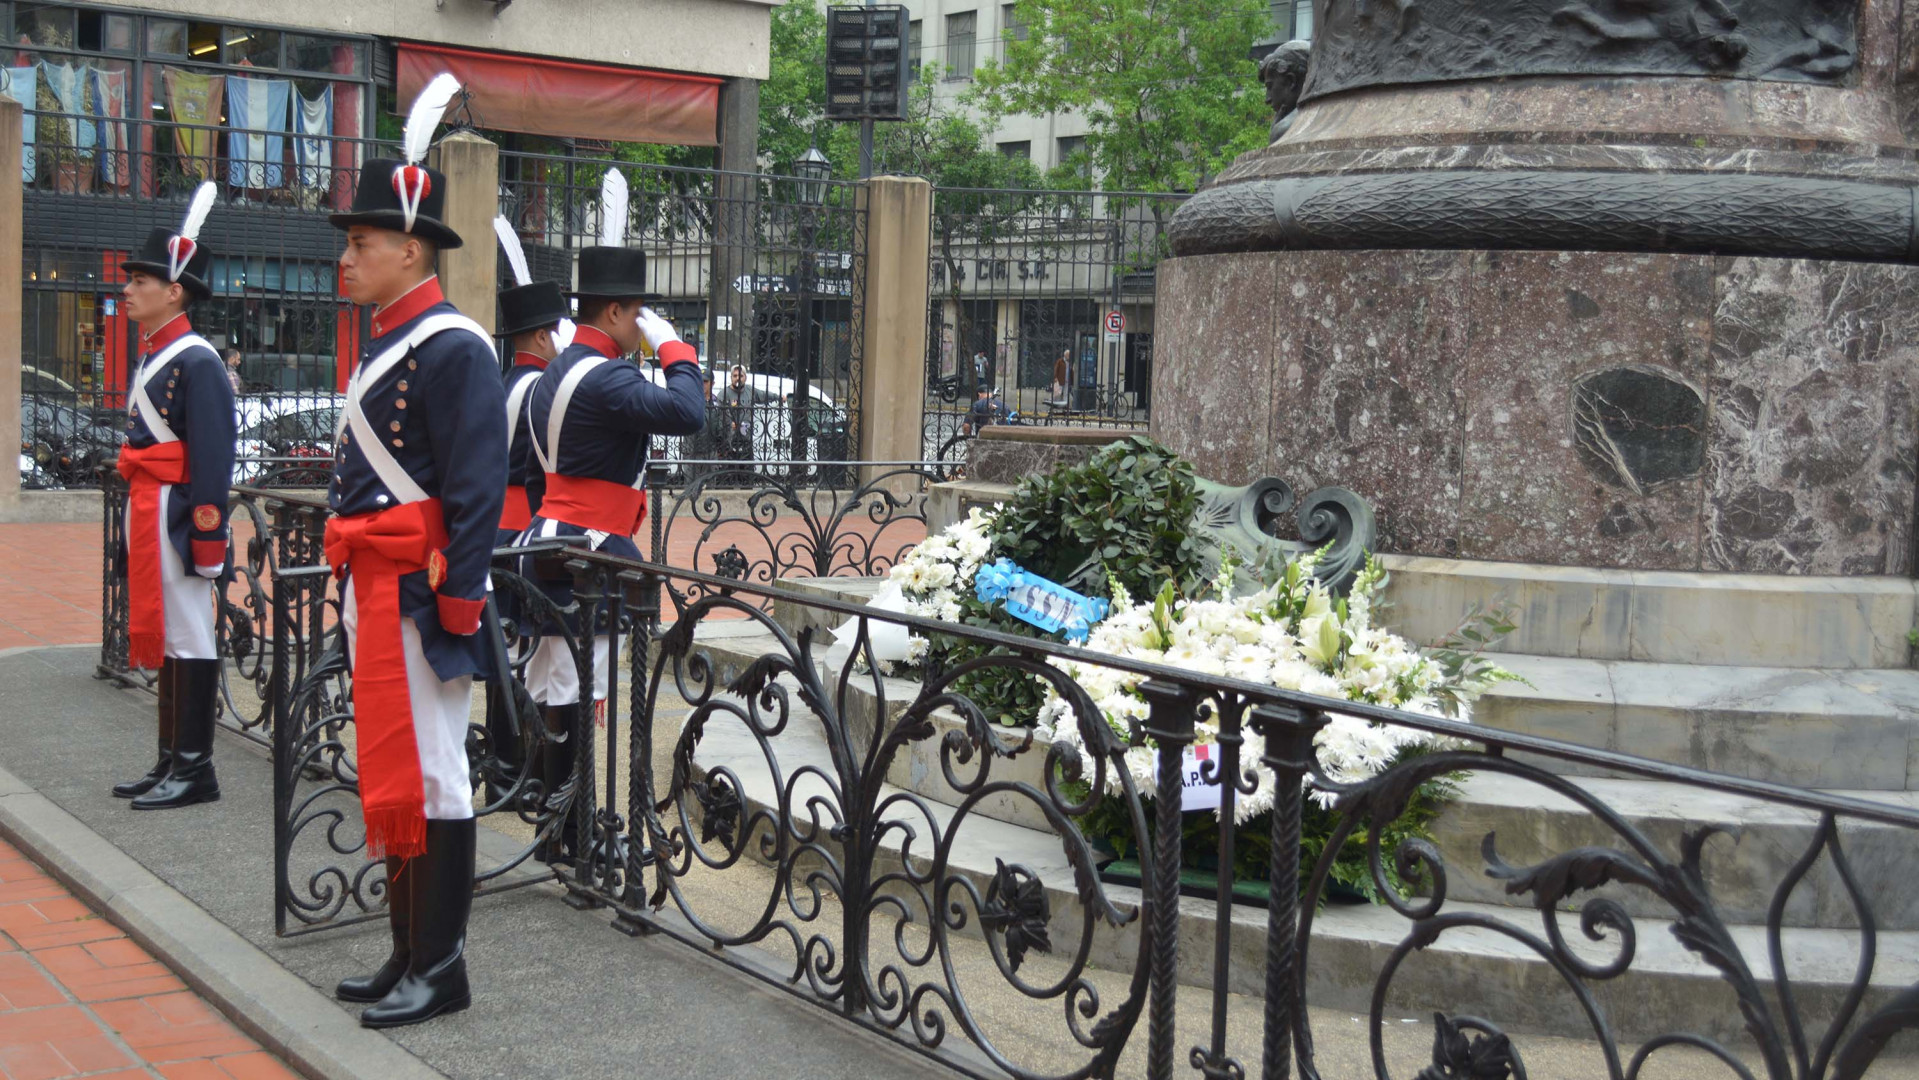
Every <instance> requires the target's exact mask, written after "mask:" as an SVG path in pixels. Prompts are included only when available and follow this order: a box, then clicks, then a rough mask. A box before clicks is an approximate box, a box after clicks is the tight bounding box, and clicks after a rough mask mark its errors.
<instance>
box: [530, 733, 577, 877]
mask: <svg viewBox="0 0 1919 1080" xmlns="http://www.w3.org/2000/svg"><path fill="white" fill-rule="evenodd" d="M579 712H580V707H579V705H577V704H573V705H548V706H547V707H546V730H547V734H548V735H549V736H555V735H557V736H559V738H560V739H561V741H559V742H551V741H549V742H546V743H542V744H541V746H540V780H541V783H542V784H543V786H544V787H545V788H546V801H547V805H548V806H552V805H554V803H555V799H556V795H557V793H558V792H559V790H560V788H562V787H564V786H565V785H566V783H567V781H569V780H571V779H572V778H573V759H574V755H575V748H574V739H575V738H576V737H577V734H576V732H575V731H574V727H575V724H574V718H575V717H576V716H578V715H579ZM573 812H574V808H573V807H572V806H571V805H569V806H568V807H567V810H566V817H565V818H563V819H561V821H560V822H559V823H558V824H557V825H556V826H555V827H554V831H553V832H551V833H550V834H548V835H549V837H550V839H549V840H548V841H547V843H546V845H545V846H544V847H543V848H542V849H541V852H540V855H539V858H540V859H541V861H543V862H549V863H566V864H568V865H571V864H572V863H573V862H574V860H575V859H577V858H578V856H579V850H580V845H579V834H580V831H579V825H578V823H577V822H576V821H575V820H574V816H573Z"/></svg>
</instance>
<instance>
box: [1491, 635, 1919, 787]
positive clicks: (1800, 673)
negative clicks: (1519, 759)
mask: <svg viewBox="0 0 1919 1080" xmlns="http://www.w3.org/2000/svg"><path fill="white" fill-rule="evenodd" d="M1492 659H1494V660H1495V661H1497V662H1498V663H1500V664H1502V665H1503V666H1505V667H1507V668H1509V669H1511V670H1512V671H1513V672H1515V673H1517V674H1519V675H1520V676H1522V677H1524V678H1525V679H1526V680H1527V681H1528V682H1529V683H1531V684H1532V685H1530V686H1527V685H1523V684H1518V683H1505V684H1502V685H1500V686H1497V687H1494V688H1493V691H1492V692H1491V693H1489V694H1488V695H1486V696H1485V697H1484V698H1482V699H1480V701H1479V702H1478V704H1477V705H1476V706H1475V708H1474V713H1473V721H1474V722H1475V723H1478V724H1483V725H1485V726H1487V727H1495V728H1501V729H1503V730H1506V731H1518V732H1524V733H1526V734H1530V735H1539V736H1544V737H1547V738H1553V739H1559V740H1562V741H1565V742H1572V743H1579V744H1581V745H1584V746H1592V747H1598V748H1601V749H1607V750H1617V751H1620V752H1622V753H1628V754H1636V755H1638V756H1640V757H1647V758H1653V759H1656V760H1659V761H1669V762H1673V763H1675V764H1679V765H1690V766H1693V767H1695V768H1701V769H1710V770H1713V771H1715V772H1724V773H1730V774H1733V775H1735V776H1743V777H1747V778H1750V779H1755V780H1771V781H1776V782H1778V783H1784V784H1792V785H1795V786H1799V787H1814V788H1842V789H1862V790H1873V791H1909V790H1914V789H1915V788H1919V783H1915V781H1919V672H1915V671H1909V670H1823V671H1822V670H1812V669H1803V668H1763V667H1711V666H1697V665H1683V664H1651V663H1638V662H1630V661H1607V660H1582V659H1573V658H1567V657H1535V656H1516V655H1510V654H1507V655H1498V656H1494V657H1492ZM1541 763H1542V764H1546V765H1547V766H1548V767H1549V768H1551V769H1552V770H1553V771H1556V772H1565V773H1568V774H1572V775H1591V774H1593V772H1594V770H1592V769H1590V768H1586V767H1583V766H1576V765H1569V764H1566V763H1564V762H1559V761H1543V760H1542V762H1541Z"/></svg>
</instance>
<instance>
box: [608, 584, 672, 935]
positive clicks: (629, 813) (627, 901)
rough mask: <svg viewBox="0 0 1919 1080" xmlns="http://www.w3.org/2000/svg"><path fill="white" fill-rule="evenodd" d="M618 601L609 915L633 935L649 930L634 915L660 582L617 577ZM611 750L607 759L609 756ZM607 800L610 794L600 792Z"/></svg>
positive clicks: (644, 827)
mask: <svg viewBox="0 0 1919 1080" xmlns="http://www.w3.org/2000/svg"><path fill="white" fill-rule="evenodd" d="M620 597H621V603H622V604H623V605H624V607H625V610H626V611H627V613H628V614H629V615H630V616H631V617H632V620H633V621H632V625H631V627H630V629H629V632H628V635H627V636H628V640H629V642H630V644H629V646H628V647H629V648H630V649H631V650H632V661H631V662H630V664H629V665H628V671H629V685H630V690H629V699H630V701H631V705H630V706H629V709H628V715H627V727H626V741H627V743H626V749H627V769H626V786H627V791H626V875H625V879H624V880H623V881H622V882H621V891H620V908H621V910H620V912H619V914H618V915H616V916H614V919H613V929H615V930H618V931H619V932H621V933H623V934H627V935H629V936H633V937H638V936H640V935H642V934H648V933H651V932H652V931H653V927H652V926H651V925H650V924H648V923H647V922H645V921H644V920H643V919H642V918H640V917H639V915H638V914H637V913H638V912H641V911H643V910H645V907H646V880H645V873H646V868H647V867H648V866H650V865H653V864H654V860H653V849H652V845H651V842H650V837H651V835H652V833H651V830H650V828H649V822H650V819H651V816H652V810H653V807H652V790H653V769H652V764H653V757H652V755H653V708H652V705H653V703H652V693H651V686H652V684H651V681H650V676H649V674H648V671H647V668H648V665H649V664H651V663H652V655H653V654H652V648H651V646H652V643H653V635H654V633H655V632H656V631H657V630H658V628H659V618H660V579H659V578H658V577H656V576H654V575H653V574H651V573H648V572H645V571H632V570H629V571H626V572H625V573H622V574H621V575H620ZM611 753H612V751H611V749H610V748H609V750H608V755H609V756H611ZM606 797H607V800H608V801H609V802H610V801H612V799H613V797H614V795H613V792H612V791H610V790H609V791H608V792H607V793H606Z"/></svg>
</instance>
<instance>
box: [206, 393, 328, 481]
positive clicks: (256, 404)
mask: <svg viewBox="0 0 1919 1080" xmlns="http://www.w3.org/2000/svg"><path fill="white" fill-rule="evenodd" d="M344 401H345V398H344V396H343V395H341V394H336V393H324V394H269V395H263V396H254V395H247V396H244V397H241V398H240V399H238V400H237V401H236V402H235V406H236V408H237V409H238V412H239V433H238V438H237V440H236V443H235V446H234V452H235V461H234V466H233V479H234V482H235V483H238V484H253V485H262V486H272V487H323V486H325V485H326V483H327V482H328V481H329V480H330V479H332V476H333V451H334V433H335V431H337V430H338V426H339V422H340V409H341V407H342V403H343V402H344ZM308 462H311V464H308Z"/></svg>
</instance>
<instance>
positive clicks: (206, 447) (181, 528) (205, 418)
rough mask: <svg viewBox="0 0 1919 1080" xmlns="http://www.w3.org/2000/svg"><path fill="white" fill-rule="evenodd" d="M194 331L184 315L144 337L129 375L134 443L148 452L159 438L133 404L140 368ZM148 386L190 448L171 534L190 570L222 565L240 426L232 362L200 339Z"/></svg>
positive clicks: (171, 505)
mask: <svg viewBox="0 0 1919 1080" xmlns="http://www.w3.org/2000/svg"><path fill="white" fill-rule="evenodd" d="M192 332H193V327H192V325H191V324H190V323H189V322H188V320H187V317H186V316H185V315H179V316H177V317H175V318H174V319H173V320H172V321H171V322H169V323H167V324H166V325H165V326H163V327H161V328H160V329H158V330H156V331H154V332H153V333H152V334H149V335H147V336H146V337H145V338H144V339H142V341H141V343H140V362H139V364H137V365H135V366H134V369H133V372H132V373H131V374H130V375H129V376H128V382H129V392H128V395H127V403H128V412H127V445H128V446H132V447H136V448H138V449H143V450H144V449H145V448H147V447H149V446H152V445H154V444H155V443H157V442H159V439H158V438H156V437H155V436H154V432H153V428H152V426H151V425H150V424H149V423H148V421H149V420H150V419H151V418H149V417H145V416H142V415H140V410H139V407H138V406H136V405H134V404H133V395H132V392H131V383H132V380H134V379H138V378H139V377H140V369H141V368H143V367H145V366H146V362H147V361H148V360H149V359H150V358H151V357H153V356H154V355H155V354H156V353H159V352H161V351H162V350H164V349H166V347H167V346H169V345H172V344H173V343H174V342H176V341H178V340H179V339H180V338H182V337H184V336H185V335H187V334H190V333H192ZM146 390H147V397H148V399H149V400H151V401H152V402H153V406H154V408H156V409H158V410H159V411H160V419H162V420H164V421H166V424H167V426H168V427H170V428H172V429H173V434H174V435H175V437H177V438H178V439H179V440H180V441H181V442H183V443H185V444H186V448H187V482H186V483H184V484H175V485H173V493H172V495H171V496H170V497H169V498H168V500H167V523H166V524H167V539H168V541H169V542H171V543H172V544H173V548H174V550H175V551H178V552H179V553H180V561H181V562H182V563H184V564H186V565H187V566H188V567H194V566H204V567H208V568H213V567H218V566H222V565H224V564H225V562H226V549H227V489H229V488H230V487H232V486H233V446H234V428H235V426H236V418H235V416H234V412H233V383H232V382H231V381H229V380H228V379H227V369H226V365H225V364H222V363H221V362H220V356H219V354H218V353H216V352H214V351H213V348H212V346H210V345H207V344H205V343H204V342H195V343H194V344H191V345H188V346H186V347H185V348H182V349H181V350H180V351H178V352H176V353H174V354H173V359H172V360H170V361H168V363H167V365H166V366H165V367H163V368H161V369H160V370H159V371H157V372H155V373H154V375H153V376H152V377H151V378H149V379H148V380H147V385H146ZM182 494H184V495H185V497H184V498H182V497H181V496H182Z"/></svg>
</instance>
